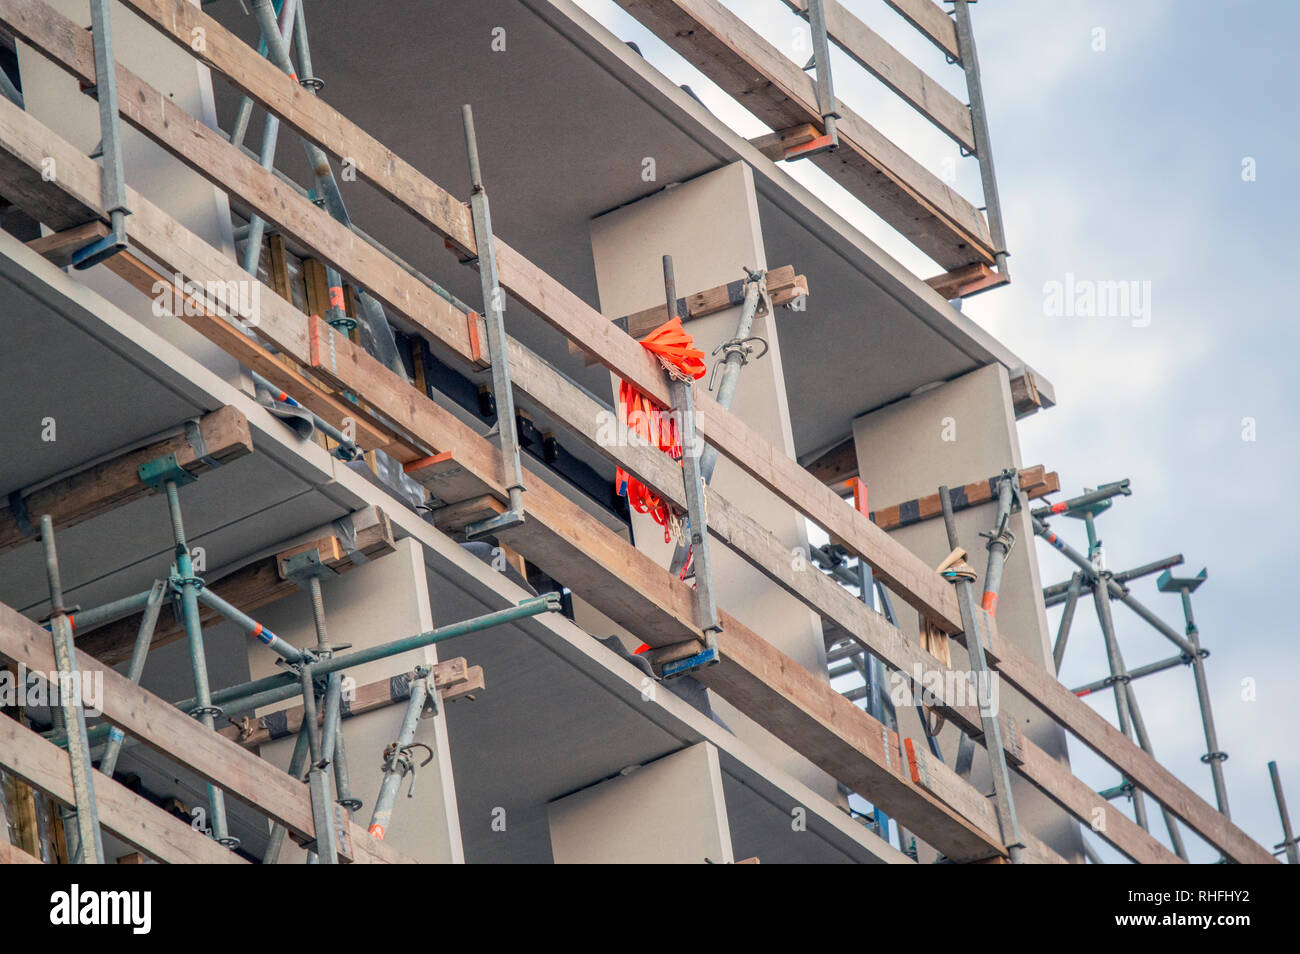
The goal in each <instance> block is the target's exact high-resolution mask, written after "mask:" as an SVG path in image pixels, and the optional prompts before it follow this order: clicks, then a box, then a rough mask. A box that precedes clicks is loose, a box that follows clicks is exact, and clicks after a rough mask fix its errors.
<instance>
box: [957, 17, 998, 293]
mask: <svg viewBox="0 0 1300 954" xmlns="http://www.w3.org/2000/svg"><path fill="white" fill-rule="evenodd" d="M953 15H954V19H955V20H956V27H957V49H958V51H959V52H960V53H961V68H962V70H963V71H964V72H965V73H966V95H967V97H968V98H969V99H970V118H971V129H972V131H973V132H974V138H975V158H976V159H977V160H978V161H979V164H980V185H981V186H982V188H983V191H984V211H985V214H987V215H988V220H989V237H990V238H991V239H992V240H993V257H994V262H995V263H996V265H997V267H998V273H999V274H1001V275H1003V276H1004V277H1005V278H1006V279H1007V280H1008V281H1010V279H1011V272H1010V271H1009V270H1008V269H1007V240H1006V235H1005V234H1004V233H1003V231H1002V202H1001V200H1000V199H999V198H998V177H997V174H996V173H995V172H994V170H993V146H992V145H991V144H990V141H989V123H988V114H987V113H986V112H985V109H984V87H983V83H982V82H981V80H980V61H979V55H978V54H977V53H976V52H975V33H974V31H973V30H972V29H971V22H970V5H969V3H968V2H967V0H954V3H953Z"/></svg>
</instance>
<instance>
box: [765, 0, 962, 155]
mask: <svg viewBox="0 0 1300 954" xmlns="http://www.w3.org/2000/svg"><path fill="white" fill-rule="evenodd" d="M783 2H784V3H785V5H786V6H787V7H789V8H790V9H791V10H793V11H794V12H795V13H798V14H800V15H803V14H804V13H805V11H807V9H808V0H783ZM822 10H823V11H824V14H825V17H826V33H827V35H828V36H829V37H830V38H831V40H833V41H834V42H835V44H836V45H837V46H838V47H839V48H840V49H842V50H843V51H844V52H845V53H847V54H848V55H849V56H850V57H851V58H852V59H853V60H854V61H856V62H857V63H858V64H859V65H861V66H862V68H863V69H865V70H866V71H867V72H869V73H870V74H871V75H872V76H874V77H876V79H878V80H880V81H881V82H882V83H884V84H885V85H886V86H888V87H889V88H890V89H891V90H893V91H894V92H895V93H897V94H898V95H899V96H901V97H902V98H903V99H904V100H905V101H906V102H907V103H908V104H909V105H911V106H912V107H913V108H914V109H916V111H917V112H919V113H920V114H921V115H922V116H924V117H925V118H926V119H928V120H930V122H932V123H934V125H935V126H937V127H938V128H939V129H941V130H942V131H943V132H944V133H946V134H947V135H948V136H949V137H950V138H951V139H952V140H953V141H954V142H956V143H957V144H958V145H959V146H962V147H963V148H965V149H966V151H967V152H972V153H973V152H975V130H974V127H973V126H972V124H971V115H970V107H969V106H967V105H966V104H965V103H963V102H962V101H961V100H959V99H958V98H957V97H956V96H954V95H952V93H950V92H948V91H947V90H946V89H944V88H943V87H942V86H941V85H939V83H938V82H936V81H935V80H933V79H931V78H930V76H929V75H927V74H926V73H925V71H924V70H922V69H921V68H920V67H919V66H917V65H916V64H915V63H913V62H912V61H911V60H909V59H908V58H907V57H905V56H904V55H903V54H902V53H900V52H898V50H896V49H894V48H893V47H892V46H890V45H889V43H888V42H886V41H885V38H884V37H882V36H881V35H880V34H878V33H877V32H876V31H875V30H873V29H871V28H870V27H869V26H867V25H866V24H865V23H863V22H862V21H861V20H859V19H858V18H857V17H856V16H854V15H853V14H852V13H851V12H849V11H848V10H846V9H845V8H844V6H843V5H841V4H840V3H839V2H838V0H822Z"/></svg>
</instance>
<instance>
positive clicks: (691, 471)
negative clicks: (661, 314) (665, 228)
mask: <svg viewBox="0 0 1300 954" xmlns="http://www.w3.org/2000/svg"><path fill="white" fill-rule="evenodd" d="M663 264H664V296H665V298H666V299H667V302H668V320H669V321H672V320H673V318H676V317H677V280H676V278H675V277H674V275H673V257H672V256H671V255H665V256H664V258H663ZM669 377H670V378H671V382H670V389H671V391H672V397H673V410H674V411H675V412H676V414H677V419H678V424H679V426H680V429H681V435H682V479H683V482H684V485H685V489H686V512H687V520H688V521H689V523H690V546H691V549H692V550H693V551H694V557H693V559H694V566H695V625H697V626H698V627H699V628H700V630H701V631H702V632H703V633H704V635H705V639H706V640H707V647H706V652H708V651H713V652H714V653H715V655H716V650H717V642H718V635H717V634H718V631H719V630H720V629H721V627H720V626H719V625H718V607H717V604H716V602H715V599H714V593H713V564H712V558H711V557H710V555H709V530H708V525H707V524H706V522H705V521H706V517H705V511H704V483H703V479H702V477H701V474H700V454H699V452H698V451H699V448H698V446H697V439H696V434H695V398H694V395H693V393H692V390H691V385H692V382H691V381H690V380H689V379H683V378H681V377H679V376H677V375H675V374H670V375H669Z"/></svg>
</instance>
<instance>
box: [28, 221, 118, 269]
mask: <svg viewBox="0 0 1300 954" xmlns="http://www.w3.org/2000/svg"><path fill="white" fill-rule="evenodd" d="M107 234H108V226H107V225H105V224H104V223H103V222H87V223H86V224H85V225H78V226H77V227H76V228H71V229H66V230H64V231H62V232H51V233H50V234H49V235H42V236H41V237H40V238H38V239H32V240H31V241H30V242H28V243H27V247H28V248H30V249H31V250H32V251H33V252H35V253H36V254H38V255H43V256H45V257H46V258H48V259H49V260H50V261H51V262H53V263H54V264H55V265H58V266H59V267H60V268H66V267H67V266H68V265H71V264H72V254H73V253H74V252H76V251H77V250H78V249H80V248H84V247H85V246H87V245H89V244H90V243H91V242H93V241H95V240H96V239H99V238H103V237H104V236H105V235H107Z"/></svg>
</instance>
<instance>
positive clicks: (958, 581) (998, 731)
mask: <svg viewBox="0 0 1300 954" xmlns="http://www.w3.org/2000/svg"><path fill="white" fill-rule="evenodd" d="M939 501H940V503H941V504H942V505H943V525H944V529H945V530H947V532H948V545H949V546H950V547H952V549H953V551H954V553H955V552H959V551H960V550H961V545H960V543H959V542H958V540H957V520H956V518H955V517H954V516H953V512H952V497H951V496H950V495H949V493H948V488H947V487H946V486H943V487H940V488H939ZM1008 506H1010V505H1009V504H1008ZM968 569H969V568H968ZM973 576H974V571H973V570H972V571H970V573H969V576H963V575H961V574H957V573H954V574H953V575H952V576H951V577H950V579H951V581H952V582H953V583H954V584H955V585H956V587H957V605H958V607H959V609H960V610H961V625H962V629H963V630H964V631H965V633H966V648H967V649H968V650H969V652H970V656H971V662H972V663H974V664H975V667H976V678H977V679H983V680H985V685H986V686H987V685H988V682H987V680H989V679H991V678H992V677H991V676H990V674H989V665H988V659H987V658H986V657H985V655H984V637H983V635H982V633H981V632H980V629H979V622H978V620H977V619H976V617H975V595H974V593H973V591H972V587H971V578H972V577H973ZM977 688H978V686H977ZM976 695H977V698H978V701H979V710H980V723H981V725H982V727H983V729H984V745H985V748H986V749H987V750H988V754H989V768H990V769H991V774H992V775H993V795H994V800H995V803H996V805H997V813H998V825H999V827H1000V828H1001V831H1002V841H1003V843H1004V844H1005V845H1006V847H1007V854H1008V856H1009V857H1010V859H1011V863H1012V864H1013V865H1014V864H1020V861H1021V852H1022V850H1023V848H1024V844H1023V843H1022V842H1021V840H1020V824H1019V822H1018V821H1017V819H1016V803H1015V799H1014V798H1013V797H1012V794H1011V775H1010V773H1009V772H1008V771H1007V754H1006V751H1005V750H1004V749H1003V748H1002V725H1001V723H1000V722H999V721H998V718H997V714H996V713H994V712H993V711H992V708H991V706H990V705H989V696H990V695H991V693H988V692H983V693H980V692H977V693H976Z"/></svg>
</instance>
